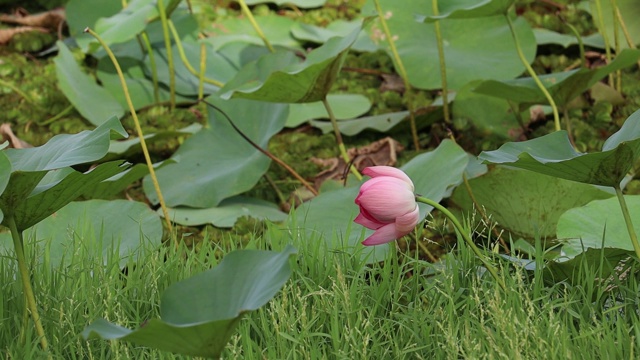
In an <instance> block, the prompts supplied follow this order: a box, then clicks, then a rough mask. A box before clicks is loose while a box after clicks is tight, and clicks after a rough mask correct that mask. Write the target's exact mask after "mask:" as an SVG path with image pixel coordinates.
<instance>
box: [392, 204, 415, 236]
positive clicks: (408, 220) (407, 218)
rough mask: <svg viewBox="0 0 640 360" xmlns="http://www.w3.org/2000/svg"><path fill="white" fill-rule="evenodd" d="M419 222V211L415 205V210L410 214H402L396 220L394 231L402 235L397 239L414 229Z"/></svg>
mask: <svg viewBox="0 0 640 360" xmlns="http://www.w3.org/2000/svg"><path fill="white" fill-rule="evenodd" d="M419 222H420V210H419V209H418V206H417V205H416V208H415V210H413V211H412V212H410V213H407V214H404V215H402V216H399V217H397V218H396V230H397V232H398V234H402V235H400V236H398V237H402V236H405V235H407V234H408V233H410V232H412V231H413V229H415V228H416V225H418V223H419Z"/></svg>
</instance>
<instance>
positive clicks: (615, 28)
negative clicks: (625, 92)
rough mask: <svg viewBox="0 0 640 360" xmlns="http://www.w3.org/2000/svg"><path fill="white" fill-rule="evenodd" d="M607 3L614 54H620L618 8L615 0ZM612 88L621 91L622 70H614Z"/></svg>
mask: <svg viewBox="0 0 640 360" xmlns="http://www.w3.org/2000/svg"><path fill="white" fill-rule="evenodd" d="M609 3H610V4H611V13H612V14H611V15H612V17H613V48H614V49H615V51H616V54H620V29H618V24H617V19H618V17H617V16H616V13H617V11H616V9H618V2H617V0H609ZM614 83H615V86H614V89H616V90H617V91H622V71H621V70H617V71H616V72H615V79H614Z"/></svg>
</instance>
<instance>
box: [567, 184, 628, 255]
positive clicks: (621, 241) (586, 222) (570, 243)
mask: <svg viewBox="0 0 640 360" xmlns="http://www.w3.org/2000/svg"><path fill="white" fill-rule="evenodd" d="M625 200H626V203H627V206H628V207H629V213H630V214H631V219H632V220H633V221H634V224H633V227H634V229H635V231H636V233H640V221H639V219H640V196H637V195H635V196H632V195H626V196H625ZM557 236H558V239H561V240H562V241H563V244H564V245H563V246H562V251H563V256H562V258H561V259H559V260H567V259H571V258H574V257H575V256H577V255H579V254H580V253H582V252H584V251H586V250H588V249H602V248H603V245H604V248H608V249H617V250H620V251H621V252H624V253H627V254H630V253H632V252H633V245H632V244H631V240H630V239H629V233H628V232H627V226H626V224H625V222H624V218H623V216H622V210H621V209H620V203H618V199H617V198H611V199H606V200H596V201H592V202H590V203H589V204H587V205H585V206H583V207H579V208H575V209H571V210H569V211H567V212H566V213H564V214H563V215H562V216H561V217H560V219H559V220H558V227H557ZM603 236H604V244H603V239H602V238H603Z"/></svg>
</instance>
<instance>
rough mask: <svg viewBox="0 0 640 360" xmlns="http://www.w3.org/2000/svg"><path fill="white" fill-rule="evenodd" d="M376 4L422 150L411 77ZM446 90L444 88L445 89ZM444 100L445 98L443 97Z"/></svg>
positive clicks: (376, 0) (415, 140)
mask: <svg viewBox="0 0 640 360" xmlns="http://www.w3.org/2000/svg"><path fill="white" fill-rule="evenodd" d="M374 4H375V7H376V11H377V12H378V18H379V19H380V25H382V31H384V35H385V36H386V38H387V41H389V48H390V49H391V54H392V55H393V59H394V61H395V63H396V65H397V66H398V69H397V70H398V74H399V75H400V77H401V78H402V82H403V83H404V91H405V96H406V97H407V98H408V99H409V101H407V108H408V110H409V121H410V123H411V137H412V138H413V146H414V147H415V148H416V150H420V141H419V139H418V128H417V126H416V118H415V111H414V109H413V97H412V96H410V95H411V93H412V91H411V89H412V87H411V83H409V77H408V76H407V70H406V69H405V67H404V64H403V63H402V59H400V54H398V49H397V48H396V43H395V42H394V41H393V36H392V35H391V31H390V30H389V26H387V21H386V19H385V18H384V14H383V13H382V7H381V6H380V1H379V0H374ZM443 91H444V90H443ZM443 100H444V98H443Z"/></svg>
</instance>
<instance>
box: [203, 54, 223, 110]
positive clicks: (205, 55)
mask: <svg viewBox="0 0 640 360" xmlns="http://www.w3.org/2000/svg"><path fill="white" fill-rule="evenodd" d="M206 70H207V48H206V46H205V45H204V43H200V73H199V74H198V100H202V99H203V98H204V79H205V77H204V73H205V71H206ZM221 87H222V86H221Z"/></svg>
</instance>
